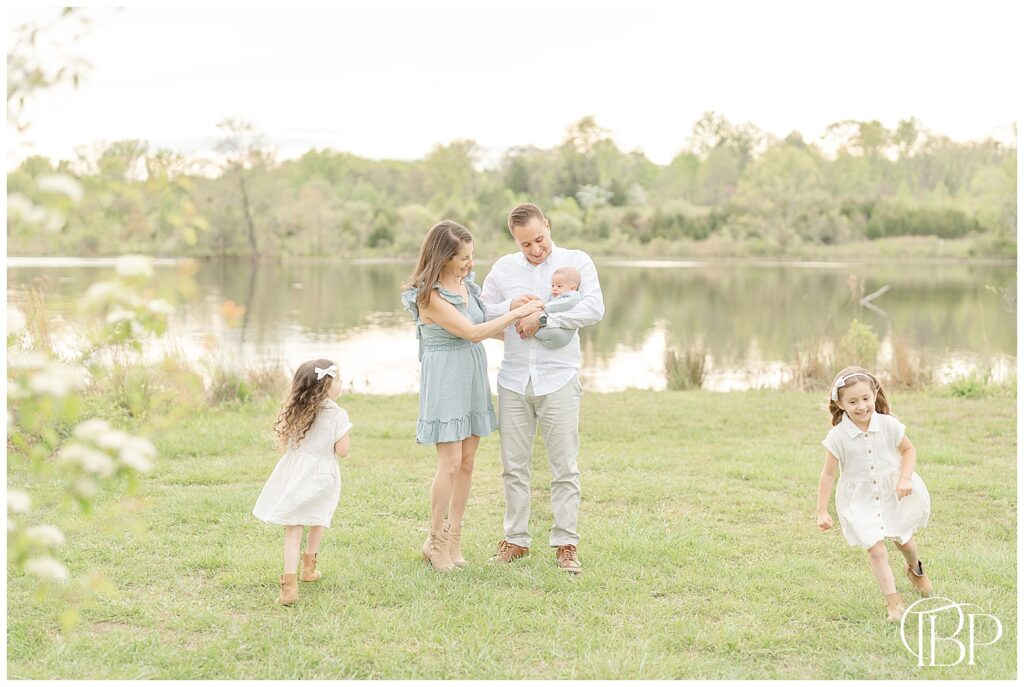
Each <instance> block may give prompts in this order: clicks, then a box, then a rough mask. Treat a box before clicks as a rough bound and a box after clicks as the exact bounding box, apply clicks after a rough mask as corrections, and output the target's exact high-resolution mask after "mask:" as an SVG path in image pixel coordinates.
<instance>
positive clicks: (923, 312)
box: [8, 259, 1016, 393]
mask: <svg viewBox="0 0 1024 687" xmlns="http://www.w3.org/2000/svg"><path fill="white" fill-rule="evenodd" d="M111 264H112V263H110V262H99V261H77V260H72V261H64V262H60V263H55V262H52V261H51V262H46V263H39V262H33V261H25V260H16V259H12V260H11V261H10V262H9V265H8V300H15V301H17V300H18V299H19V298H21V297H22V294H23V291H24V289H25V288H26V286H27V285H31V284H38V285H40V286H42V287H43V288H44V289H45V290H46V292H47V306H48V307H49V308H51V309H52V310H54V311H55V312H56V313H58V314H59V315H61V316H62V317H64V318H65V319H66V320H67V322H68V323H69V327H68V328H67V333H66V335H62V338H64V339H66V340H67V342H68V343H67V344H66V345H67V346H68V347H73V346H74V343H73V341H74V335H73V331H74V329H75V328H81V327H84V326H87V324H88V322H87V321H86V320H84V319H83V318H82V317H81V316H80V315H79V314H78V313H77V311H76V309H75V305H74V302H75V298H76V297H77V296H78V295H79V294H81V293H83V292H84V291H85V290H86V289H87V288H88V286H89V284H91V283H92V282H94V281H97V280H99V279H104V278H106V277H107V276H108V275H109V274H110V273H111V271H112V267H111ZM410 267H411V265H410V264H409V263H395V262H386V263H349V264H344V265H338V264H323V263H303V264H288V265H266V264H264V265H259V266H256V267H254V266H253V265H252V264H251V263H249V262H245V261H226V260H221V261H210V262H203V263H196V264H195V267H194V269H193V268H187V267H186V266H183V264H182V263H175V262H173V261H163V262H161V263H158V266H157V270H156V273H157V279H156V282H157V291H158V294H157V295H164V296H168V295H173V294H177V296H178V307H177V311H176V313H175V315H174V316H173V317H172V320H171V334H170V335H169V336H168V337H165V339H164V340H162V341H152V342H148V343H147V345H146V347H145V350H144V353H143V355H144V356H147V357H150V358H152V357H157V356H159V355H163V354H164V353H165V352H166V351H167V350H168V349H173V350H175V351H177V352H178V353H179V354H181V355H182V356H184V357H186V358H187V359H190V360H200V359H202V358H203V357H204V356H209V355H211V352H212V353H213V354H214V355H216V356H217V357H218V359H219V361H220V362H221V363H223V364H250V365H251V364H256V363H260V362H265V361H277V362H279V363H280V364H281V365H282V366H283V367H286V368H288V369H293V368H294V366H295V365H297V364H298V363H299V362H301V361H303V360H307V359H309V358H314V357H320V356H327V357H332V358H336V359H337V360H338V361H339V363H340V364H341V365H340V366H341V369H342V381H343V382H344V383H345V385H346V387H348V388H349V389H351V390H353V391H358V392H368V393H397V392H410V391H415V390H416V389H417V388H418V372H419V365H418V362H417V360H416V343H415V338H414V333H413V326H412V322H411V320H410V319H409V317H408V315H407V314H406V313H405V312H404V311H402V310H401V309H400V306H399V303H398V290H399V285H400V283H401V282H402V280H403V279H404V278H405V276H406V274H407V273H408V270H409V269H410ZM487 267H488V266H487V265H483V264H478V266H477V278H478V280H479V281H481V282H482V281H483V279H484V277H485V276H486V271H487ZM599 271H600V273H601V282H602V287H603V289H604V293H605V303H606V310H607V312H606V315H605V319H604V321H602V322H601V324H599V325H598V326H596V327H591V328H588V329H585V330H583V331H582V332H581V343H582V347H583V358H584V369H583V377H584V383H585V384H586V385H587V388H588V389H592V390H594V391H612V390H619V389H626V388H647V389H663V388H664V387H665V375H664V368H663V362H662V361H663V355H664V350H665V346H666V342H669V343H670V344H671V345H683V344H688V343H694V342H699V343H701V344H702V345H703V346H704V347H705V348H706V349H707V350H708V351H709V358H708V364H707V376H706V382H705V387H706V388H708V389H712V390H718V391H729V390H738V389H747V388H757V387H777V386H780V385H784V384H785V383H787V382H788V381H789V379H790V377H791V374H792V372H791V364H792V362H793V360H794V358H795V350H796V348H797V347H798V346H803V345H808V344H810V343H816V342H819V341H822V340H830V341H837V340H838V339H839V337H841V336H842V334H843V333H844V332H845V331H846V329H847V328H848V327H849V324H850V321H851V320H852V319H853V318H858V319H860V320H861V321H862V322H866V323H868V324H870V325H871V326H872V327H873V328H874V329H875V331H877V332H878V333H879V335H880V338H881V339H882V342H883V349H882V355H883V357H887V356H891V348H892V340H893V338H894V337H899V338H900V339H901V340H903V341H905V343H906V345H907V346H909V347H910V348H912V349H914V350H916V351H921V352H923V353H925V354H927V355H929V356H932V357H933V358H934V359H936V360H938V361H940V363H939V366H938V369H937V376H938V377H939V378H940V381H946V380H948V379H950V378H953V377H956V376H962V375H963V374H966V373H968V371H969V370H971V369H972V367H973V366H976V365H977V364H978V360H979V359H984V360H992V359H994V360H995V361H996V368H995V369H994V370H993V374H994V376H1003V377H1007V378H1009V377H1012V375H1013V374H1014V366H1015V364H1014V358H1013V356H1014V355H1015V354H1016V315H1015V312H1013V307H1012V302H1011V299H1010V298H1009V297H1008V294H1012V293H1015V292H1016V267H1015V266H1014V265H966V266H963V265H952V264H913V265H876V264H857V263H848V264H843V265H836V264H827V265H823V264H812V263H798V264H787V265H779V264H771V263H763V264H758V263H743V264H738V263H701V262H676V263H660V262H658V263H653V262H650V263H649V262H643V263H623V262H619V263H616V262H608V263H601V264H599ZM885 285H888V286H889V287H890V288H889V291H888V292H887V293H885V294H884V295H883V296H881V297H879V298H878V299H877V300H875V301H874V303H875V304H876V305H877V306H878V307H879V308H880V310H881V311H882V312H873V311H871V310H868V309H864V308H863V307H861V306H860V305H859V304H858V298H859V295H860V294H861V290H862V292H863V293H871V292H873V291H875V290H877V289H879V288H881V287H883V286H885ZM226 301H231V302H232V304H233V305H232V306H231V307H230V308H227V309H226V308H225V302H226ZM232 313H234V314H232ZM485 346H486V348H487V353H488V361H489V368H490V374H491V378H492V383H493V382H494V378H495V377H496V374H497V367H498V365H499V363H500V360H501V351H502V344H501V342H499V341H488V342H486V343H485Z"/></svg>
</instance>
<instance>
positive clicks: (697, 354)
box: [665, 340, 708, 391]
mask: <svg viewBox="0 0 1024 687" xmlns="http://www.w3.org/2000/svg"><path fill="white" fill-rule="evenodd" d="M707 356H708V354H707V350H706V349H705V348H704V345H703V344H701V343H699V342H695V343H691V344H689V345H687V346H683V347H673V346H671V345H670V344H669V343H668V341H667V340H666V344H665V385H666V386H667V387H668V388H669V389H670V390H673V391H681V390H687V389H699V388H701V387H702V386H703V385H704V378H705V376H706V373H707Z"/></svg>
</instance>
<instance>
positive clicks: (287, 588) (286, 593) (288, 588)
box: [277, 573, 299, 606]
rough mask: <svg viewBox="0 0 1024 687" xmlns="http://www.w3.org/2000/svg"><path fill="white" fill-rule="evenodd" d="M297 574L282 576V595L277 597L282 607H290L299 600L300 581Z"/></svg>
mask: <svg viewBox="0 0 1024 687" xmlns="http://www.w3.org/2000/svg"><path fill="white" fill-rule="evenodd" d="M297 577H298V576H297V575H296V574H295V573H288V574H287V575H281V593H280V594H279V595H278V596H277V603H279V604H281V605H282V606H290V605H292V604H293V603H295V602H296V601H298V600H299V581H298V580H297V579H296V578H297Z"/></svg>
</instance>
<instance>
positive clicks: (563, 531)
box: [498, 376, 583, 547]
mask: <svg viewBox="0 0 1024 687" xmlns="http://www.w3.org/2000/svg"><path fill="white" fill-rule="evenodd" d="M582 397H583V387H582V386H581V385H580V380H579V377H578V376H577V377H573V378H572V379H571V380H569V382H568V383H567V384H566V385H565V386H563V387H562V388H561V389H559V390H558V391H555V392H552V393H550V394H547V395H546V396H534V395H533V382H532V381H531V382H530V383H529V384H528V385H527V386H526V394H525V395H523V394H517V393H516V392H514V391H509V390H508V389H506V388H504V387H503V386H501V385H500V384H499V385H498V430H499V431H500V432H501V465H502V473H501V476H502V478H503V479H504V482H505V539H506V540H507V541H509V542H511V543H512V544H516V545H518V546H527V547H528V546H529V545H530V540H531V536H530V531H529V526H530V464H531V462H532V460H533V440H534V437H535V436H536V434H537V427H538V426H539V427H540V432H541V436H543V437H544V444H545V446H547V450H548V462H549V463H550V464H551V512H552V514H553V515H554V519H555V524H554V526H553V527H552V528H551V536H550V539H549V542H550V544H551V546H561V545H562V544H574V545H575V544H577V543H578V542H579V539H580V536H579V534H577V533H576V522H577V520H578V518H579V510H580V472H579V469H578V468H577V467H576V457H577V456H578V455H579V451H580V431H579V427H580V399H581V398H582Z"/></svg>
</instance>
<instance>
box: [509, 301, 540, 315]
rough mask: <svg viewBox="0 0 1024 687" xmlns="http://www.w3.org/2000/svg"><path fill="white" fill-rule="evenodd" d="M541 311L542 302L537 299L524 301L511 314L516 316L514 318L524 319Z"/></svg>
mask: <svg viewBox="0 0 1024 687" xmlns="http://www.w3.org/2000/svg"><path fill="white" fill-rule="evenodd" d="M543 309H544V301H542V300H539V299H533V300H529V301H526V302H525V303H523V304H522V305H520V306H519V307H518V308H516V309H515V310H513V311H512V312H514V313H515V314H516V317H526V316H527V315H532V314H533V313H535V312H539V311H541V310H543Z"/></svg>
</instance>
